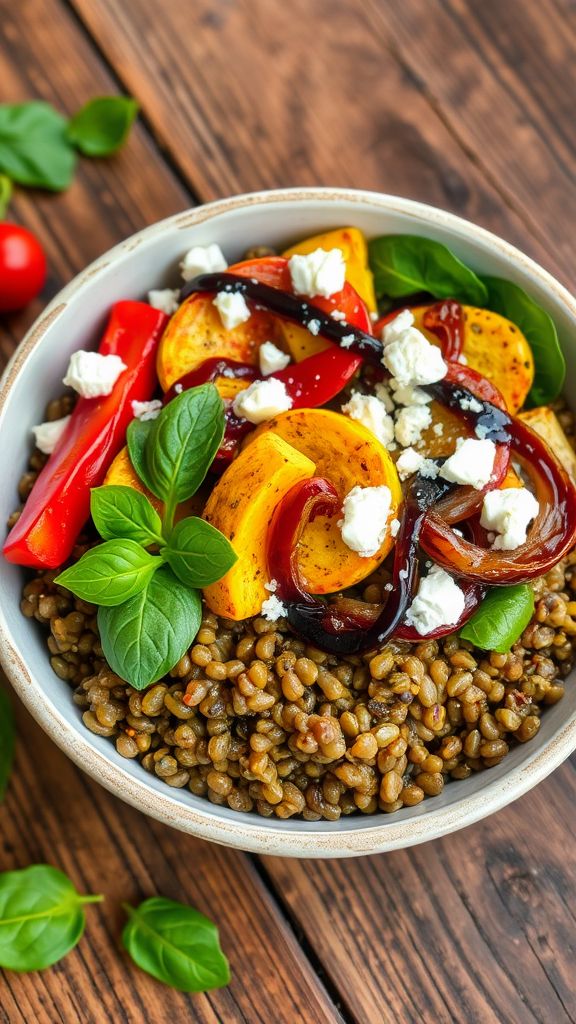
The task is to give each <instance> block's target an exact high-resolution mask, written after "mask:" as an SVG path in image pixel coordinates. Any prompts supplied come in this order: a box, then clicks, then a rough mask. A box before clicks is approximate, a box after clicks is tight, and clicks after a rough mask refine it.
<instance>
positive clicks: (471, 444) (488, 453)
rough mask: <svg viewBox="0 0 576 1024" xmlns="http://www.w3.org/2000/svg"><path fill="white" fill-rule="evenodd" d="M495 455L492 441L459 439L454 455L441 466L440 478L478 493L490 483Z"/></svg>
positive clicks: (494, 446)
mask: <svg viewBox="0 0 576 1024" xmlns="http://www.w3.org/2000/svg"><path fill="white" fill-rule="evenodd" d="M495 455H496V445H495V444H494V441H487V440H483V441H477V440H476V439H475V438H472V437H467V438H465V439H462V438H461V439H460V440H459V441H458V444H457V447H456V451H455V452H454V454H453V455H450V457H449V458H448V459H446V462H445V463H444V465H443V466H442V469H441V470H440V476H441V477H442V479H443V480H449V481H450V482H451V483H455V484H468V485H469V486H470V487H474V488H475V489H476V490H477V491H480V490H482V488H483V487H486V484H487V483H489V482H490V477H491V476H492V471H493V469H494V457H495Z"/></svg>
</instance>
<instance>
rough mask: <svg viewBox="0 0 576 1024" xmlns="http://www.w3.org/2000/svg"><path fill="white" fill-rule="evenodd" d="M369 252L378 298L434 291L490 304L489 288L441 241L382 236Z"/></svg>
mask: <svg viewBox="0 0 576 1024" xmlns="http://www.w3.org/2000/svg"><path fill="white" fill-rule="evenodd" d="M368 252H369V262H370V268H371V270H372V273H373V274H374V287H375V289H376V294H377V295H378V297H380V296H381V295H384V296H390V297H391V298H402V297H403V296H405V295H413V294H414V293H415V292H430V294H431V295H433V296H434V298H437V299H449V298H451V299H459V300H460V302H468V303H470V304H471V305H473V306H484V305H485V304H486V300H487V297H488V293H487V290H486V286H485V285H484V284H483V283H482V281H481V280H480V278H479V277H478V276H477V275H476V274H475V273H474V271H473V270H470V268H469V267H467V266H466V265H465V264H464V263H462V261H461V260H459V259H458V257H457V256H455V255H454V253H453V252H451V251H450V249H448V248H447V247H446V246H445V245H442V243H441V242H434V241H432V239H431V238H421V237H419V236H418V235H382V236H381V237H380V238H374V239H373V240H372V241H371V242H370V243H369V246H368Z"/></svg>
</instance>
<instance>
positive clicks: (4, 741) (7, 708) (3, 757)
mask: <svg viewBox="0 0 576 1024" xmlns="http://www.w3.org/2000/svg"><path fill="white" fill-rule="evenodd" d="M15 738H16V730H15V726H14V713H13V711H12V702H11V700H10V697H9V696H8V694H7V692H6V690H5V689H4V687H0V803H2V801H3V799H4V797H5V795H6V790H7V788H8V780H9V778H10V772H11V771H12V761H13V760H14V746H15Z"/></svg>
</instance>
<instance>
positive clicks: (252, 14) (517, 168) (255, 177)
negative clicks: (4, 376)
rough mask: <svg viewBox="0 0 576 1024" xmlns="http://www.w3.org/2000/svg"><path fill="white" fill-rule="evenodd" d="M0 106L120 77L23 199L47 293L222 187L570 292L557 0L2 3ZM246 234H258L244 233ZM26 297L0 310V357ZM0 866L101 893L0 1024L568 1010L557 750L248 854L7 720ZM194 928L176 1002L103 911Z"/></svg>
mask: <svg viewBox="0 0 576 1024" xmlns="http://www.w3.org/2000/svg"><path fill="white" fill-rule="evenodd" d="M0 15H1V17H0V83H1V87H0V100H2V101H12V102H14V101H21V100H25V99H31V98H33V97H41V98H43V99H47V100H51V101H53V102H54V103H55V104H56V105H57V106H58V107H60V108H61V109H63V110H64V111H69V112H73V111H75V110H76V109H77V108H78V107H79V106H80V105H81V104H82V103H83V102H84V101H85V100H87V99H88V98H90V97H92V96H94V95H98V94H102V93H110V92H116V91H124V92H130V93H132V94H133V95H134V96H136V97H137V98H138V100H139V102H140V104H141V106H142V118H141V119H140V121H139V123H138V125H137V127H136V128H135V130H134V132H133V134H132V136H131V138H130V142H129V144H128V145H127V146H126V148H125V150H124V151H123V152H122V153H121V154H120V155H119V156H118V157H117V158H115V159H113V160H108V161H102V162H100V161H86V160H85V161H83V162H81V164H80V166H79V169H78V174H77V176H76V180H75V182H74V184H73V186H72V187H71V188H70V190H69V191H68V192H67V193H65V194H63V195H60V196H49V195H46V194H40V193H38V194H34V193H31V192H27V193H25V194H24V193H18V194H17V196H16V198H15V200H14V203H13V206H12V215H13V216H14V217H15V218H17V219H19V220H22V221H23V222H24V223H26V224H27V225H28V226H29V227H30V228H32V229H33V230H34V231H35V232H36V233H37V234H38V235H39V237H40V238H41V239H42V241H43V243H44V245H45V248H46V251H47V254H48V258H49V262H50V277H49V283H48V286H47V288H46V292H45V295H44V296H43V301H45V300H46V299H47V298H49V297H50V296H51V295H52V294H54V292H55V291H56V290H57V289H58V288H60V286H61V285H63V284H64V283H65V282H67V281H68V280H69V279H70V278H71V277H72V276H73V275H74V274H75V273H76V272H77V271H79V270H80V269H81V268H82V267H83V266H84V265H85V264H86V263H87V262H88V261H90V260H92V259H93V258H94V257H95V256H97V255H98V254H100V253H102V252H103V251H104V250H106V249H107V248H108V247H109V246H111V245H113V244H114V243H115V242H117V241H119V240H120V239H122V238H124V237H125V236H126V235H129V234H131V233H132V232H133V231H136V230H138V229H139V228H142V227H143V226H144V225H146V224H150V223H152V222H153V221H155V220H157V219H159V218H161V217H165V216H167V215H168V214H171V213H174V212H176V211H178V210H182V209H183V208H185V207H187V206H190V205H194V204H197V203H201V202H204V201H206V200H209V199H212V198H214V197H219V196H225V195H228V194H230V193H234V192H242V191H248V190H251V189H260V188H268V187H274V186H282V185H348V186H356V187H359V188H370V189H377V190H381V191H385V192H394V193H398V194H401V195H404V196H410V197H412V198H416V199H421V200H425V201H428V202H430V203H435V204H437V205H439V206H442V207H445V208H447V209H449V210H453V211H455V212H456V213H459V214H463V215H464V216H465V217H469V218H471V219H473V220H475V221H477V222H478V223H480V224H482V225H484V226H485V227H487V228H490V229H492V230H494V231H496V232H498V233H499V234H501V235H503V236H504V237H505V238H507V239H509V240H510V241H512V242H515V243H517V244H519V245H520V246H521V247H522V248H523V249H524V250H525V251H527V252H528V253H529V254H530V255H532V256H534V257H535V258H536V259H538V260H539V261H540V262H541V263H542V264H543V265H544V266H545V267H547V268H548V269H550V270H551V271H552V272H553V273H555V274H556V275H557V276H558V277H559V278H560V279H561V280H563V281H564V282H565V283H567V284H568V285H570V283H571V272H572V271H573V261H574V229H575V227H576V178H575V174H574V159H575V156H576V153H575V149H576V139H575V122H574V106H575V100H576V3H575V2H574V0H481V2H474V0H396V2H394V0H364V2H361V0H348V2H346V0H290V2H286V3H280V2H279V0H276V2H275V0H162V2H160V3H159V2H158V0H19V3H17V4H15V3H14V2H11V0H0ZM254 241H257V240H256V239H254ZM41 308H42V303H41V302H36V303H35V304H34V305H33V307H31V308H30V309H28V310H27V311H26V312H25V313H23V314H21V315H19V316H14V317H11V318H8V319H6V318H4V320H2V321H1V322H0V346H1V352H0V355H1V357H2V359H5V358H6V357H7V356H8V355H9V354H10V352H11V351H12V350H13V348H14V346H15V344H16V343H17V342H18V340H19V339H20V338H21V337H22V334H23V332H24V330H25V329H26V327H27V326H28V325H29V324H30V323H31V321H32V320H33V318H34V317H35V316H36V315H37V314H38V312H39V311H40V309H41ZM19 730H20V731H19V748H18V759H17V766H16V771H15V774H14V778H13V782H12V785H11V788H10V793H9V797H8V800H7V802H6V804H5V805H4V806H3V807H2V808H1V809H0V870H6V869H10V868H15V867H25V866H26V865H28V864H30V863H34V862H38V861H49V862H51V863H53V864H55V865H57V866H59V867H61V868H63V869H64V870H65V871H66V872H68V873H69V874H70V876H71V877H72V878H73V880H74V882H75V883H76V884H77V886H78V887H79V888H80V889H82V890H85V891H88V892H105V893H106V894H107V900H106V903H104V904H103V905H102V906H98V907H92V908H89V912H88V914H89V925H88V928H87V932H86V935H85V938H84V939H83V940H82V942H81V944H80V946H79V947H78V948H77V950H76V951H75V952H73V953H72V954H71V955H70V956H68V957H67V958H66V959H65V960H64V961H63V962H61V963H60V964H59V965H58V966H56V967H54V968H53V969H51V970H49V971H45V972H43V973H41V974H32V975H16V974H9V973H5V974H4V975H1V974H0V1021H2V1022H9V1024H21V1022H26V1024H32V1022H35V1021H38V1022H40V1024H48V1022H50V1024H52V1022H56V1021H63V1022H65V1024H73V1022H74V1024H75V1022H77V1021H81V1022H91V1024H92V1022H94V1024H101V1022H106V1021H111V1022H114V1024H116V1022H144V1021H146V1022H151V1024H156V1022H158V1024H160V1022H164V1021H175V1022H180V1021H192V1022H196V1021H198V1022H202V1024H215V1022H223V1024H236V1022H239V1024H242V1022H248V1024H297V1022H304V1024H333V1022H342V1021H345V1022H358V1024H392V1022H393V1024H412V1022H414V1024H427V1022H434V1024H453V1022H457V1024H491V1022H505V1024H536V1022H539V1024H564V1022H568V1021H574V1020H576V997H575V994H574V968H573V964H574V953H575V946H576V923H575V915H574V902H573V897H574V877H575V871H576V843H574V840H575V838H576V837H575V831H576V820H575V816H574V802H575V799H576V776H575V774H574V765H573V764H570V763H567V764H565V765H564V766H563V767H562V768H561V769H559V770H558V771H557V772H556V773H555V774H554V776H553V777H552V778H550V779H548V780H547V781H546V782H545V783H543V784H542V785H540V786H539V787H538V788H537V789H536V790H535V791H534V792H532V793H530V794H529V795H527V796H525V797H524V798H523V799H522V800H520V801H518V802H517V803H516V804H514V805H513V806H511V807H509V808H507V809H506V810H504V811H501V812H500V813H499V814H496V815H494V816H493V817H491V818H489V819H488V820H486V821H483V822H480V823H479V824H477V825H474V826H473V827H471V828H468V829H466V830H465V831H463V832H460V833H459V834H457V835H454V836H448V837H447V838H445V839H442V840H439V841H437V842H434V843H429V844H427V845H425V846H421V847H418V848H415V849H411V850H406V851H403V852H398V853H394V854H389V855H384V856H377V857H371V858H367V859H358V860H354V861H339V862H337V861H317V862H310V861H308V862H304V861H300V862H298V861H290V860H281V859H269V858H264V859H261V858H260V859H259V858H254V857H250V856H247V855H244V854H241V853H237V852H233V851H229V850H225V849H222V848H219V847H216V846H210V845H208V844H206V843H203V842H200V841H196V840H194V839H191V838H189V837H187V836H184V835H180V834H179V833H177V832H174V831H172V830H170V829H169V828H166V827H164V826H162V825H159V824H156V823H155V822H153V821H150V820H148V819H147V818H145V817H143V816H142V815H141V814H138V813H137V812H136V811H134V810H132V809H130V808H129V807H127V806H125V805H124V804H123V803H121V802H120V801H119V800H116V799H114V798H113V797H112V796H110V795H109V794H108V793H107V792H105V791H104V790H103V789H101V788H100V787H99V786H97V785H96V784H95V783H93V782H91V781H90V780H89V779H88V778H87V777H86V776H85V775H83V774H82V773H81V772H80V771H79V770H77V769H76V768H75V767H74V766H73V765H72V764H71V763H70V762H69V761H68V760H67V759H66V758H65V757H64V755H63V754H61V753H60V752H59V751H58V750H57V749H56V747H55V746H54V745H53V744H52V743H51V742H50V741H49V740H48V739H47V738H46V737H45V736H44V735H43V734H42V733H41V732H40V730H39V729H38V727H37V726H36V725H35V724H34V723H33V722H32V721H31V720H30V719H29V718H28V716H27V715H26V714H25V713H23V712H21V713H20V714H19ZM155 893H161V894H163V895H165V896H169V897H172V898H176V899H181V900H183V901H185V902H189V903H191V904H193V905H194V906H196V907H198V908H199V909H201V910H202V911H204V912H206V913H207V914H208V915H209V916H211V917H212V918H213V919H215V920H216V921H217V922H218V924H219V926H220V929H221V935H222V941H223V946H224V948H225V950H226V952H227V953H228V956H229V958H230V961H231V966H232V972H233V980H232V984H231V985H230V987H229V988H227V989H223V990H220V991H217V992H214V993H210V994H208V995H200V996H185V995H181V994H179V993H177V992H173V991H171V990H169V989H166V988H164V987H162V986H161V985H159V984H157V983H156V982H154V981H153V980H152V979H151V978H149V977H148V976H146V975H144V974H142V973H140V972H138V971H137V969H136V968H135V967H133V966H132V965H131V963H130V962H129V961H128V959H127V957H126V956H125V955H124V954H123V953H122V952H121V951H120V947H119V932H120V929H121V913H120V911H119V909H118V907H119V902H120V901H121V900H128V901H138V900H139V899H141V898H143V897H145V896H149V895H152V894H155Z"/></svg>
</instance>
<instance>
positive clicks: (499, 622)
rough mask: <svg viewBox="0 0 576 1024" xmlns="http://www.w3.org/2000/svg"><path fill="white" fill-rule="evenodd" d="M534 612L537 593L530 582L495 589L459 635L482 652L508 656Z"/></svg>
mask: <svg viewBox="0 0 576 1024" xmlns="http://www.w3.org/2000/svg"><path fill="white" fill-rule="evenodd" d="M533 613H534V591H533V590H532V587H529V586H528V584H527V583H518V584H516V585H515V586H512V587H493V588H492V590H490V591H489V592H488V594H487V596H486V597H485V598H484V600H483V601H482V603H481V605H480V606H479V608H478V609H477V610H476V611H475V612H474V615H473V616H472V618H470V619H469V620H468V622H467V623H466V625H465V626H463V627H462V629H461V630H460V636H461V637H462V638H463V639H464V640H469V641H470V643H472V644H474V646H475V647H480V648H481V649H482V650H483V651H497V652H498V654H506V653H507V652H508V651H509V650H510V648H511V647H512V645H513V644H514V643H516V641H517V640H518V638H519V637H520V636H522V633H523V632H524V630H525V629H526V626H527V625H528V623H529V622H530V619H531V618H532V615H533Z"/></svg>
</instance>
